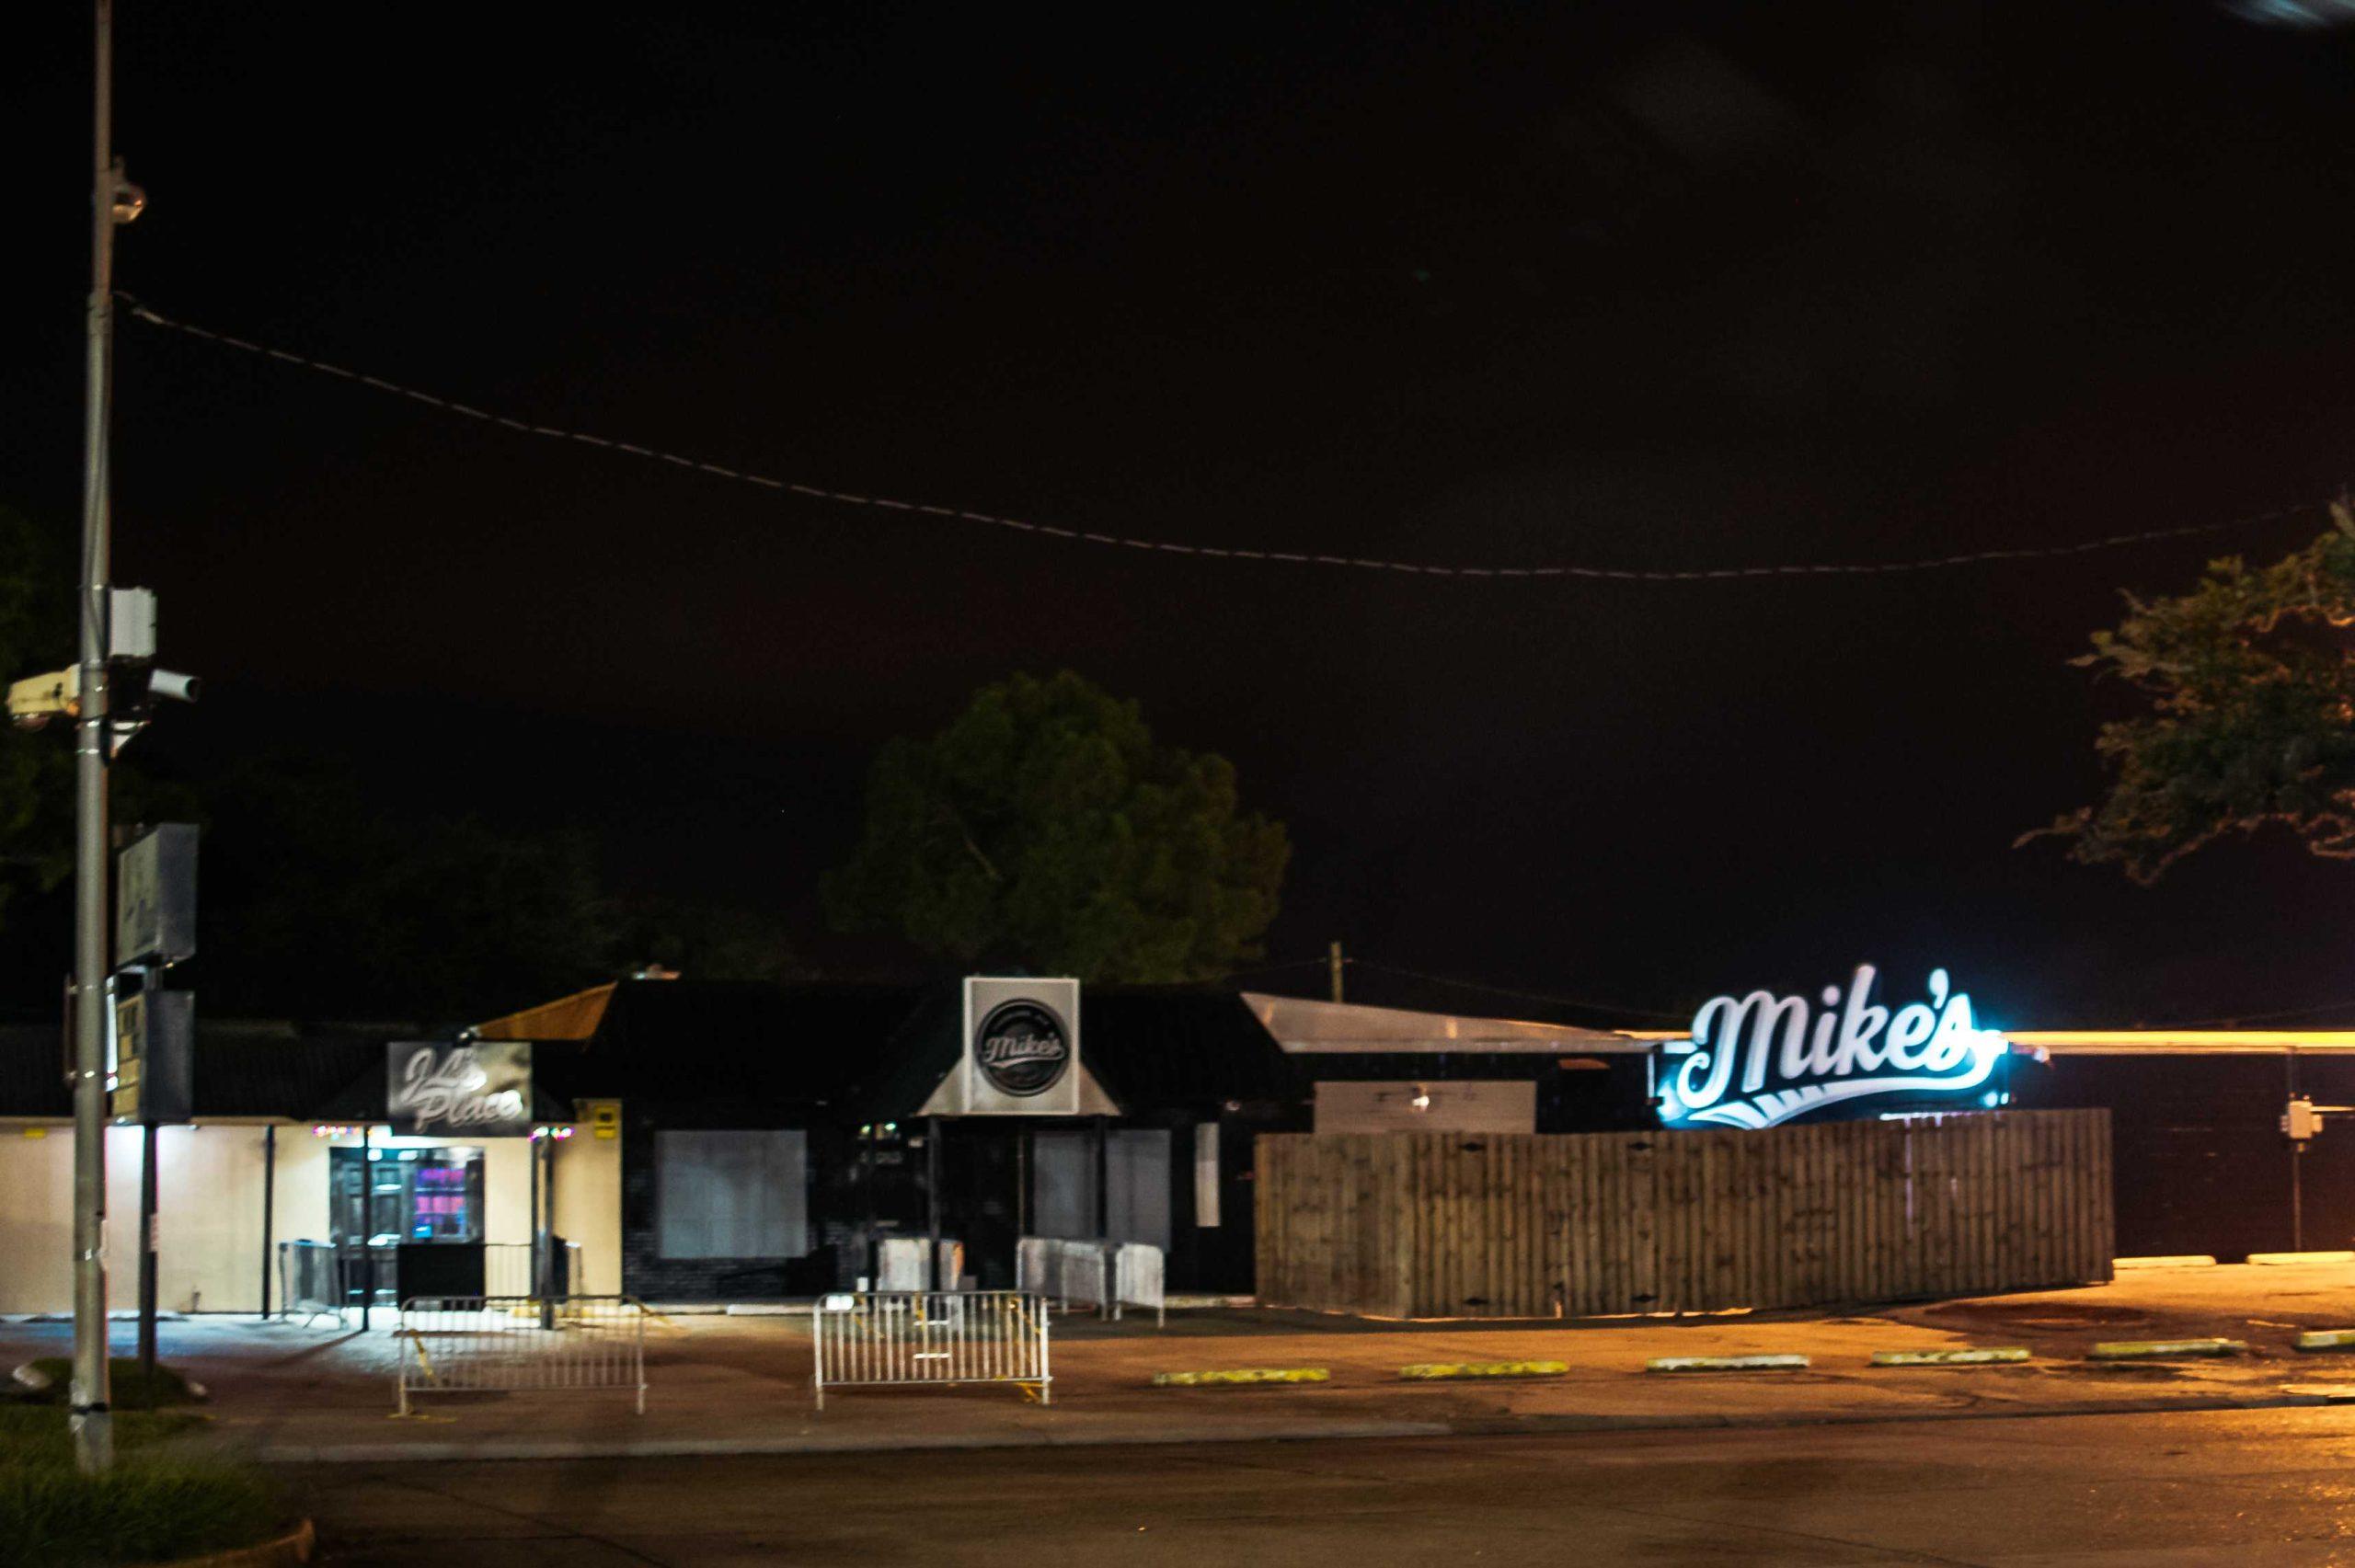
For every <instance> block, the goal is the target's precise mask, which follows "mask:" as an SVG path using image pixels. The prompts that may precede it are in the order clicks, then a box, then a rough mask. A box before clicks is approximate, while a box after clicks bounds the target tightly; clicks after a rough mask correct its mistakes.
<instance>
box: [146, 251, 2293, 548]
mask: <svg viewBox="0 0 2355 1568" xmlns="http://www.w3.org/2000/svg"><path fill="white" fill-rule="evenodd" d="M119 297H120V298H121V299H122V301H123V303H125V304H127V305H128V306H129V307H130V309H131V315H132V319H134V320H137V321H142V322H144V323H146V324H147V325H148V326H160V327H163V328H164V329H166V330H167V331H170V332H178V333H180V334H182V335H184V336H186V337H190V338H199V339H201V340H202V341H204V342H207V343H216V344H219V345H221V346H222V347H223V348H227V349H237V350H239V351H241V352H243V353H247V354H253V355H257V356H258V357H260V358H262V359H267V360H275V361H279V362H280V363H281V364H288V365H293V366H296V367H297V368H299V369H302V370H307V371H315V372H318V373H319V374H321V375H327V376H333V377H335V378H336V379H338V380H339V381H347V382H350V383H355V384H357V385H360V386H364V387H368V388H370V389H372V390H373V391H376V392H381V393H384V394H385V395H388V396H392V397H401V398H406V399H408V401H410V402H412V403H420V404H423V405H425V406H427V407H430V408H438V409H440V410H442V412H444V413H448V414H455V415H457V416H459V417H460V418H467V419H474V420H477V421H479V422H481V423H483V424H486V425H496V426H498V427H499V428H500V429H507V430H512V431H514V432H515V433H517V434H518V435H526V436H539V437H542V438H543V439H546V440H548V441H571V442H577V443H578V444H580V445H582V446H590V447H598V448H602V449H603V450H605V451H607V452H622V453H625V454H626V455H628V456H631V457H638V458H645V459H648V460H649V461H652V462H655V463H664V464H671V465H672V467H676V468H684V469H690V470H692V471H694V472H695V473H698V474H707V475H711V476H712V477H713V478H715V479H726V480H730V481H732V482H734V483H736V484H739V485H752V486H758V487H759V488H761V489H764V490H781V491H784V492H785V493H787V494H788V495H795V496H800V497H803V498H806V499H809V500H814V501H831V502H834V503H836V504H838V505H842V506H852V507H869V508H873V509H877V510H879V511H893V512H907V513H910V514H912V515H914V516H920V517H936V518H942V519H946V520H948V521H952V522H964V523H976V524H981V525H982V526H985V527H990V528H1002V529H1010V530H1013V531H1015V532H1021V533H1031V534H1037V535H1040V536H1041V537H1044V538H1048V539H1059V540H1064V541H1068V542H1070V543H1074V544H1100V545H1109V546H1110V547H1112V548H1114V549H1123V550H1143V551H1148V552H1152V553H1155V554H1164V555H1199V556H1203V557H1206V558H1209V559H1212V560H1223V561H1252V562H1275V563H1278V564H1281V565H1284V566H1296V567H1350V568H1353V569H1356V570H1360V571H1373V572H1403V573H1407V574H1409V575H1412V576H1419V577H1434V578H1583V579H1588V580H1600V581H1608V582H1711V581H1721V580H1726V579H1733V578H1795V577H1889V576H1896V575H1900V574H1904V573H1911V572H1930V571H1941V570H1945V569H1947V568H1951V567H1973V566H1980V565H1983V564H1987V563H1990V562H1996V561H2038V560H2051V559H2052V558H2054V557H2056V556H2062V555H2090V554H2092V553H2094V552H2096V551H2100V550H2118V549H2123V548H2125V547H2127V546H2129V545H2134V544H2155V543H2157V542H2159V541H2161V540H2167V539H2188V538H2192V537H2195V536H2197V535H2200V534H2206V533H2223V532H2229V531H2231V530H2234V529H2239V528H2253V527H2256V526H2257V525H2258V524H2260V523H2267V522H2276V521H2280V520H2281V519H2283V518H2288V517H2295V516H2297V515H2298V514H2299V513H2301V512H2306V511H2313V510H2316V509H2319V508H2320V506H2321V505H2322V503H2321V502H2318V501H2300V502H2296V503H2294V504H2292V505H2290V506H2286V507H2277V508H2275V509H2273V510H2271V511H2264V512H2251V513H2248V514H2246V515H2244V516H2240V517H2233V518H2227V519H2225V520H2223V521H2220V522H2195V523H2190V524H2188V525H2185V526H2183V527H2178V528H2149V529H2142V530H2140V531H2138V532H2132V533H2112V534H2108V535H2106V536H2104V537H2102V538H2099V539H2087V540H2084V541H2082V542H2080V543H2077V544H2038V545H2021V546H2017V547H2015V548H2012V549H2005V550H1971V551H1966V552H1963V553H1961V554H1959V555H1928V556H1921V557H1917V558H1915V559H1912V560H1901V561H1812V562H1798V563H1786V564H1783V565H1775V566H1750V567H1706V568H1705V567H1683V568H1676V569H1660V568H1641V567H1597V566H1586V565H1570V566H1550V567H1549V566H1536V567H1481V566H1449V565H1442V564H1438V563H1434V562H1430V561H1393V560H1384V559H1379V558H1374V557H1369V556H1362V555H1316V554H1311V553H1308V552H1304V551H1293V550H1249V549H1243V548H1240V547H1237V546H1234V545H1215V544H1181V543H1179V542H1177V541H1176V540H1170V539H1143V538H1138V537H1135V536H1133V535H1130V534H1121V533H1104V532H1096V531H1093V530H1087V529H1077V528H1060V527H1057V526H1056V525H1054V524H1052V523H1046V522H1025V521H1021V520H1020V519H1017V518H1011V517H1000V516H997V515H996V514H994V513H992V512H982V511H972V510H970V509H966V508H963V507H946V506H936V505H933V504H930V503H927V502H923V501H906V500H895V499H893V498H890V497H888V496H872V495H856V494H853V493H851V492H850V491H847V490H833V489H828V488H826V487H825V486H821V485H804V484H798V483H796V482H794V481H792V480H789V479H779V478H775V477H773V476H771V475H766V474H755V473H752V472H750V471H748V470H745V469H741V468H731V467H728V466H726V465H724V464H717V463H709V462H706V461H704V460H703V459H701V458H695V457H688V456H685V455H683V454H682V453H679V452H666V451H663V450H662V449H661V448H659V447H649V446H641V445H638V444H637V443H635V442H632V441H615V440H612V439H610V438H608V437H604V436H596V435H591V434H589V433H587V432H586V431H582V430H571V429H564V428H563V427H561V426H557V425H547V424H541V423H538V422H536V421H534V420H530V419H519V418H513V417H512V416H510V415H506V414H495V413H492V412H490V411H489V410H488V409H483V408H477V407H475V406H473V405H471V404H467V403H462V402H459V401H458V400H457V399H455V398H452V397H442V396H440V395H436V394H434V393H431V392H425V391H422V390H420V389H419V388H417V387H414V386H405V385H403V384H401V383H398V382H394V381H387V380H385V378H384V377H382V376H373V375H367V374H364V373H362V372H359V371H354V370H348V369H346V368H345V367H343V366H341V365H336V364H329V363H328V362H327V361H324V360H315V359H312V358H311V357H310V356H308V355H306V354H296V353H292V352H290V351H288V350H286V349H274V348H271V347H270V346H269V345H267V344H262V343H256V342H253V341H250V340H249V339H247V338H236V337H232V336H231V335H230V334H228V333H225V332H215V331H213V330H212V329H211V328H209V327H203V326H195V325H193V324H191V323H189V322H185V321H175V320H173V319H172V318H171V317H169V316H167V315H162V314H161V313H160V312H157V311H155V310H154V309H152V308H151V307H149V306H147V305H144V304H142V303H139V302H138V301H137V300H134V299H132V298H131V297H130V296H129V295H127V294H125V295H121V296H119Z"/></svg>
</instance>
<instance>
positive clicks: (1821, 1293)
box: [1255, 1110, 2114, 1317]
mask: <svg viewBox="0 0 2355 1568" xmlns="http://www.w3.org/2000/svg"><path fill="white" fill-rule="evenodd" d="M1257 1163H1258V1173H1257V1182H1256V1184H1255V1185H1256V1186H1257V1188H1258V1198H1257V1203H1258V1295H1259V1299H1260V1300H1261V1301H1262V1302H1265V1303H1267V1304H1269V1305H1272V1306H1288V1307H1313V1308H1320V1309H1324V1310H1338V1311H1351V1312H1364V1313H1369V1314H1373V1315H1378V1316H1385V1317H1545V1316H1560V1315H1568V1316H1572V1317H1583V1316H1589V1315H1593V1314H1599V1313H1607V1312H1672V1311H1707V1310H1713V1309H1717V1308H1723V1307H1756V1308H1769V1307H1805V1306H1818V1305H1824V1304H1828V1303H1832V1302H1838V1301H1888V1300H1896V1299H1903V1298H1907V1297H1931V1296H1958V1295H1973V1294H1979V1293H1983V1292H1989V1291H1997V1290H2024V1289H2030V1288H2038V1287H2043V1286H2061V1285H2078V1284H2084V1283H2087V1282H2090V1281H2097V1280H2107V1279H2108V1278H2109V1276H2110V1254H2111V1251H2112V1235H2113V1230H2114V1225H2113V1220H2112V1215H2111V1194H2110V1167H2109V1113H2108V1111H2106V1110H2084V1111H2002V1112H1990V1113H1986V1114H1983V1115H1976V1116H1949V1117H1944V1118H1940V1119H1936V1120H1927V1119H1925V1120H1915V1121H1856V1122H1827V1123H1821V1124H1817V1125H1812V1126H1807V1127H1771V1128H1768V1129H1766V1130H1765V1131H1763V1132H1751V1131H1743V1130H1738V1129H1733V1128H1726V1129H1722V1130H1719V1129H1714V1128H1713V1129H1711V1130H1708V1131H1696V1132H1647V1133H1575V1134H1549V1133H1511V1134H1502V1135H1495V1134H1460V1133H1430V1132H1423V1133H1347V1134H1338V1135H1336V1134H1327V1135H1323V1136H1316V1135H1311V1134H1306V1133H1287V1134H1281V1135H1272V1136H1263V1137H1262V1138H1260V1139H1259V1140H1258V1162H1257Z"/></svg>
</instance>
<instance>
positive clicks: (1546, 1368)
mask: <svg viewBox="0 0 2355 1568" xmlns="http://www.w3.org/2000/svg"><path fill="white" fill-rule="evenodd" d="M1569 1370H1570V1364H1569V1363H1568V1362H1567V1361H1419V1362H1417V1363H1416V1364H1415V1365H1413V1366H1411V1367H1401V1368H1398V1375H1399V1376H1400V1377H1401V1378H1404V1379H1407V1381H1409V1382H1416V1383H1436V1382H1443V1381H1450V1380H1453V1379H1458V1378H1562V1377H1568V1375H1569Z"/></svg>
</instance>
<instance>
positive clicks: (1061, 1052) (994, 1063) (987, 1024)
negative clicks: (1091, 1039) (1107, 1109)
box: [962, 975, 1081, 1116]
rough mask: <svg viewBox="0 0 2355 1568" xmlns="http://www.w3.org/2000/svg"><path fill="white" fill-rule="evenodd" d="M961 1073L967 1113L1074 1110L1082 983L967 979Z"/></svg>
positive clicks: (1024, 1113) (1057, 1113) (1077, 1088)
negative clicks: (962, 1074)
mask: <svg viewBox="0 0 2355 1568" xmlns="http://www.w3.org/2000/svg"><path fill="white" fill-rule="evenodd" d="M964 1071H965V1075H966V1076H965V1096H964V1105H963V1108H962V1109H963V1114H964V1115H967V1116H992V1115H995V1116H1075V1115H1077V1114H1078V1112H1079V1098H1080V1094H1079V1091H1080V1077H1081V1073H1080V1066H1079V982H1078V981H1077V980H1072V979H1031V978H1029V977H1028V976H1018V977H1004V978H1000V977H996V976H979V975H977V976H971V977H968V978H967V979H966V981H965V1063H964Z"/></svg>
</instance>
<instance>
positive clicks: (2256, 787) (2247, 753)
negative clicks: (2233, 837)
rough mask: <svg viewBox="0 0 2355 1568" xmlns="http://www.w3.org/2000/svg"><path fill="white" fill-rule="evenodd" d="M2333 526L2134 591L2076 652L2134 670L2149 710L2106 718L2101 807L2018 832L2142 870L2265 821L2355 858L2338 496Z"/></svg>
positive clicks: (2353, 518)
mask: <svg viewBox="0 0 2355 1568" xmlns="http://www.w3.org/2000/svg"><path fill="white" fill-rule="evenodd" d="M2331 523H2332V526H2331V527H2330V529H2329V530H2328V531H2327V532H2325V533H2324V534H2323V535H2322V536H2321V537H2320V538H2318V539H2316V540H2315V541H2314V543H2312V544H2308V545H2306V546H2305V547H2304V548H2303V549H2302V550H2299V551H2297V552H2296V553H2294V554H2292V555H2289V556H2287V557H2285V558H2284V559H2282V560H2280V561H2277V562H2275V563H2274V564H2273V565H2271V566H2269V567H2249V566H2247V565H2246V563H2244V562H2243V561H2241V560H2240V559H2239V558H2238V557H2236V556H2234V557H2228V558H2226V559H2223V560H2219V561H2213V562H2211V563H2210V564H2209V567H2208V570H2207V573H2206V575H2205V576H2204V577H2202V578H2200V583H2199V586H2198V587H2196V588H2194V589H2192V590H2191V591H2190V592H2189V593H2186V594H2183V595H2180V596H2179V597H2177V598H2172V599H2156V600H2150V601H2144V600H2142V599H2138V598H2136V597H2134V596H2133V595H2131V594H2129V595H2127V596H2126V603H2127V614H2126V617H2125V619H2124V620H2122V621H2120V622H2119V624H2118V627H2117V629H2116V630H2114V631H2105V632H2097V633H2095V634H2094V638H2093V644H2094V651H2093V652H2091V653H2089V654H2086V655H2084V656H2083V657H2081V658H2077V659H2075V660H2074V663H2076V664H2078V665H2080V666H2083V667H2086V668H2090V669H2094V670H2099V671H2102V672H2103V673H2106V674H2109V675H2113V676H2116V677H2118V678H2119V679H2121V680H2123V681H2126V682H2127V683H2128V684H2129V685H2131V687H2133V689H2134V690H2135V692H2137V693H2138V694H2139V695H2140V697H2141V698H2142V706H2143V709H2144V711H2142V712H2141V713H2138V714H2136V715H2134V716H2133V717H2131V718H2123V719H2118V720H2114V721H2112V722H2110V723H2108V724H2105V725H2103V726H2102V727H2101V732H2100V736H2099V738H2098V739H2097V741H2096V742H2095V746H2096V749H2097V750H2098V751H2099V752H2100V754H2101V756H2102V759H2103V761H2105V762H2106V763H2107V764H2108V768H2109V770H2110V773H2111V779H2110V784H2109V788H2108V793H2107V794H2106V795H2104V796H2103V798H2102V800H2101V801H2100V803H2099V804H2098V805H2096V806H2090V807H2083V808H2081V809H2079V810H2077V811H2074V812H2072V813H2070V814H2068V815H2066V816H2064V817H2062V818H2060V819H2059V820H2058V821H2056V822H2055V823H2053V825H2052V826H2051V827H2050V828H2046V829H2041V830H2038V831H2037V832H2034V833H2029V834H2027V835H2024V836H2023V838H2022V840H2021V841H2022V842H2026V841H2028V839H2033V838H2038V837H2041V836H2044V835H2047V834H2057V835H2059V836H2062V837H2064V838H2067V839H2069V840H2070V841H2071V843H2070V853H2071V855H2072V856H2073V857H2074V858H2075V859H2077V860H2081V861H2085V862H2088V863H2105V862H2114V863H2116V864H2119V866H2121V867H2122V868H2123V869H2124V870H2125V872H2126V874H2127V875H2128V876H2131V877H2133V878H2134V879H2135V880H2137V881H2139V882H2150V881H2153V880H2155V879H2156V878H2157V877H2158V876H2160V874H2161V873H2163V872H2164V871H2165V870H2166V868H2167V867H2168V866H2169V865H2171V864H2174V863H2175V862H2176V861H2177V860H2178V859H2180V858H2181V857H2182V856H2184V855H2187V854H2188V853H2191V852H2192V851H2193V850H2196V849H2198V848H2200V846H2201V845H2203V844H2205V843H2208V842H2209V841H2211V840H2213V839H2215V838H2217V837H2219V836H2220V835H2222V834H2223V833H2226V832H2231V831H2238V832H2253V831H2255V830H2257V829H2258V828H2261V827H2264V826H2267V825H2268V824H2274V825H2279V826H2283V827H2286V828H2288V829H2289V830H2291V831H2292V832H2293V833H2295V834H2296V835H2297V836H2298V838H2299V840H2300V841H2302V842H2303V844H2304V845H2305V847H2306V848H2307V849H2308V850H2309V851H2311V852H2312V853H2315V854H2318V855H2325V856H2329V857H2331V858H2334V859H2355V636H2351V635H2350V633H2349V627H2350V626H2355V509H2350V507H2349V504H2347V503H2345V502H2341V503H2339V504H2338V505H2335V506H2333V507H2332V508H2331Z"/></svg>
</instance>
